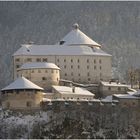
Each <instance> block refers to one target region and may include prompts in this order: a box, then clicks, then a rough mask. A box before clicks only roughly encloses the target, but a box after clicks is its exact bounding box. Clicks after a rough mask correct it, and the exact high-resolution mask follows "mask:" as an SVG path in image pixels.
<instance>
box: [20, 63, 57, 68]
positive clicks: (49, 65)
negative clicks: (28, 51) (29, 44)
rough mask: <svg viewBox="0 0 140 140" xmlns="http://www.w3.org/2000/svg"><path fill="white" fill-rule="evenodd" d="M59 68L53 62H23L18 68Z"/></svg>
mask: <svg viewBox="0 0 140 140" xmlns="http://www.w3.org/2000/svg"><path fill="white" fill-rule="evenodd" d="M41 68H43V69H60V68H59V67H58V66H56V65H55V64H54V63H44V62H31V63H25V64H23V65H22V66H21V67H20V68H19V69H18V70H23V69H41Z"/></svg>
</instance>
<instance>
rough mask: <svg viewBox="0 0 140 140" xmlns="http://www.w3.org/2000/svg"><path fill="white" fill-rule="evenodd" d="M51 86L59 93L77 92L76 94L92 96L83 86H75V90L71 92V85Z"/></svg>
mask: <svg viewBox="0 0 140 140" xmlns="http://www.w3.org/2000/svg"><path fill="white" fill-rule="evenodd" d="M53 88H54V89H55V90H56V91H58V92H59V93H60V94H70V95H72V94H78V95H87V96H94V94H93V93H91V92H89V91H88V90H86V89H84V88H79V87H75V92H72V87H66V86H53Z"/></svg>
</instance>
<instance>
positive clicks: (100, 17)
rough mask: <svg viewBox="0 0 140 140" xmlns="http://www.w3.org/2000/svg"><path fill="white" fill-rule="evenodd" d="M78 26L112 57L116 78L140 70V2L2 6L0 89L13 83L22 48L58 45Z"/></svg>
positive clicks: (45, 3)
mask: <svg viewBox="0 0 140 140" xmlns="http://www.w3.org/2000/svg"><path fill="white" fill-rule="evenodd" d="M75 22H77V23H78V24H79V26H80V30H82V31H83V32H84V33H85V34H87V35H88V36H89V37H91V38H92V39H93V40H95V41H96V42H98V43H99V44H101V45H102V46H103V47H102V49H103V50H105V51H106V52H108V53H110V54H112V55H113V58H112V66H113V70H114V74H115V77H117V78H118V77H119V78H121V77H122V76H124V75H125V73H126V70H127V69H129V68H130V67H131V66H133V67H137V68H138V67H140V63H139V61H138V60H140V46H139V44H140V39H139V38H140V2H138V1H137V2H129V1H128V2H99V1H98V2H95V1H89V2H85V1H81V2H80V1H77V2H72V1H71V2H53V1H52V2H48V1H44V2H24V1H20V2H12V1H11V2H6V1H5V2H4V1H3V2H2V1H1V2H0V50H1V51H0V88H2V87H4V86H6V85H7V84H8V83H9V82H10V81H11V80H12V75H13V74H12V67H13V66H12V64H13V63H12V54H13V53H14V52H15V51H16V50H17V49H18V48H20V47H21V46H20V45H21V44H23V43H27V42H28V41H33V42H34V43H35V44H55V43H57V41H59V40H60V39H61V38H63V37H64V36H65V35H66V34H67V33H68V32H69V31H70V30H71V26H72V25H73V24H74V23H75Z"/></svg>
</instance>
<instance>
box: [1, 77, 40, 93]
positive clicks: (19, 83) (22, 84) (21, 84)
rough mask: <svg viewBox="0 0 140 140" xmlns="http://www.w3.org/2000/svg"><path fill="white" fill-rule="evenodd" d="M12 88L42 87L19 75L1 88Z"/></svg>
mask: <svg viewBox="0 0 140 140" xmlns="http://www.w3.org/2000/svg"><path fill="white" fill-rule="evenodd" d="M13 89H36V90H43V88H41V87H39V86H37V85H36V84H34V83H32V82H31V81H29V80H27V79H26V78H25V77H19V78H18V79H16V80H15V81H14V82H12V83H11V84H9V85H8V86H7V87H5V88H3V89H2V91H4V90H13Z"/></svg>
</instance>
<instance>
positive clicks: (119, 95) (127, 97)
mask: <svg viewBox="0 0 140 140" xmlns="http://www.w3.org/2000/svg"><path fill="white" fill-rule="evenodd" d="M113 96H115V97H117V98H120V99H138V97H135V96H133V95H130V94H114V95H113Z"/></svg>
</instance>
